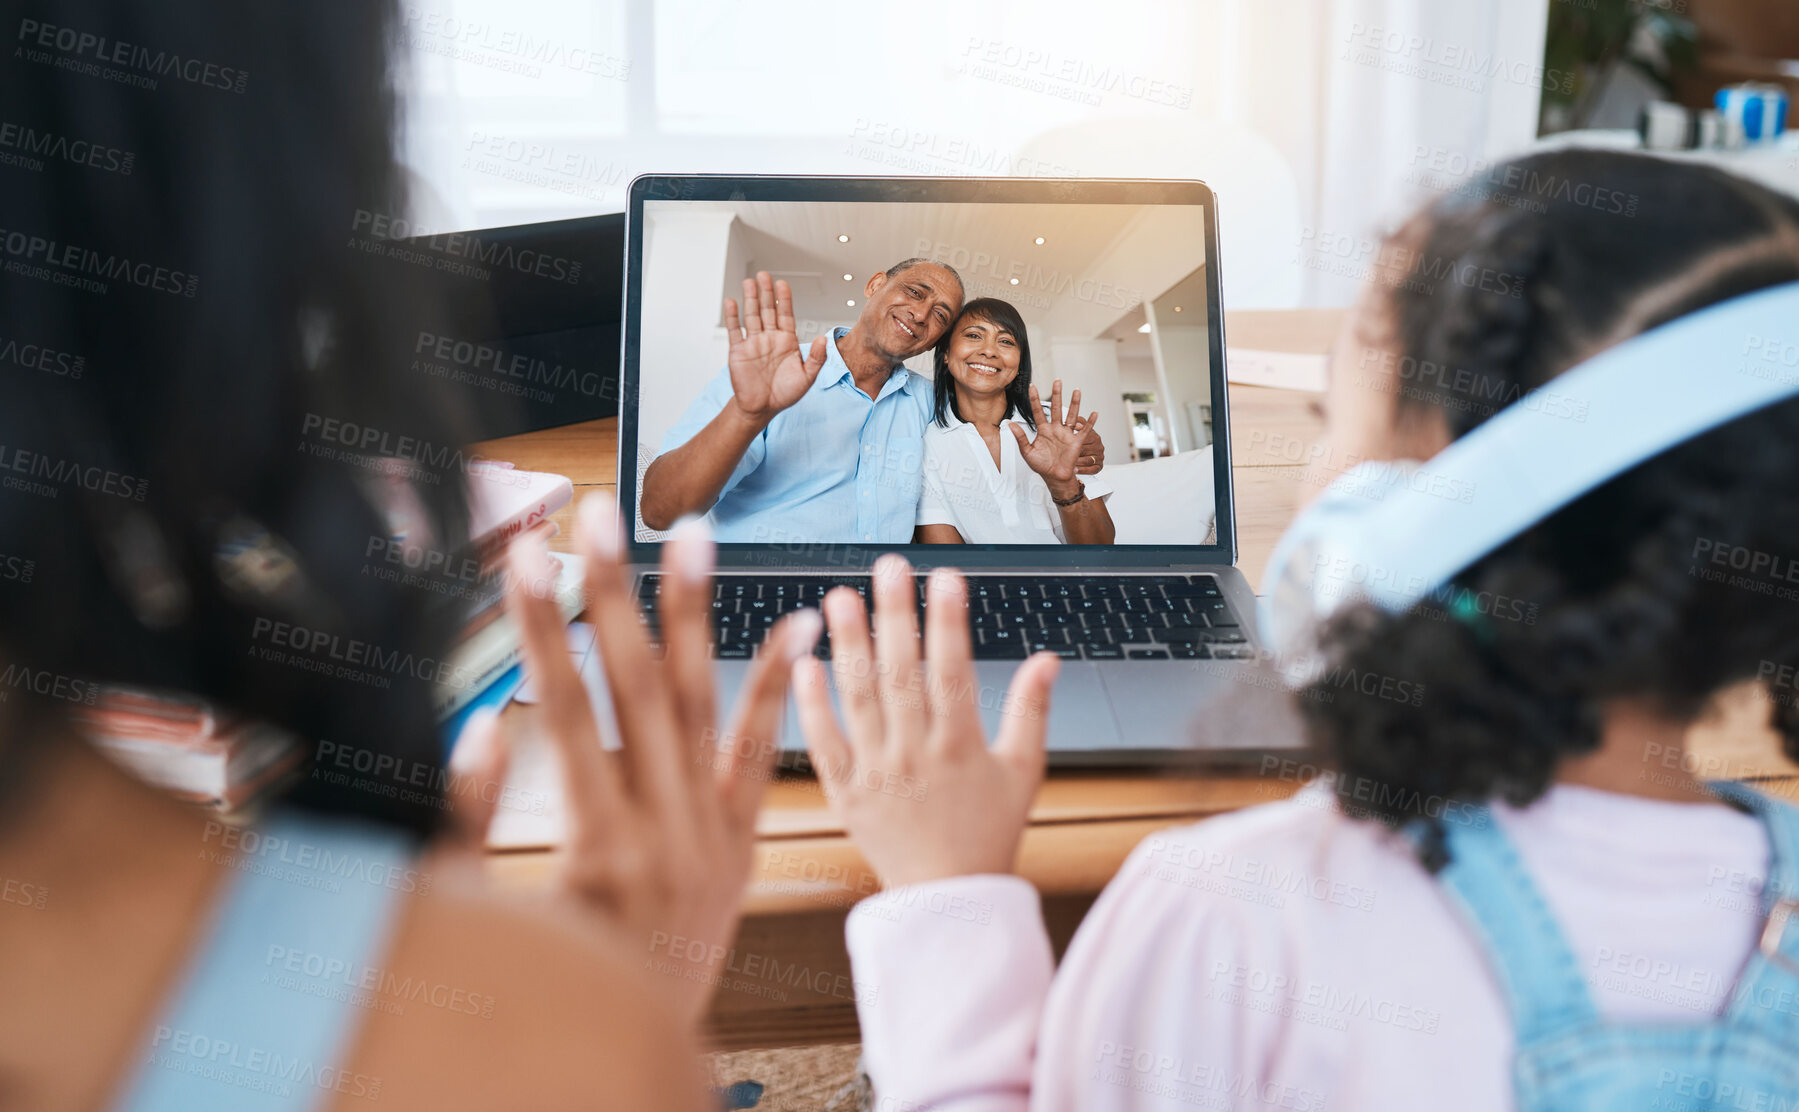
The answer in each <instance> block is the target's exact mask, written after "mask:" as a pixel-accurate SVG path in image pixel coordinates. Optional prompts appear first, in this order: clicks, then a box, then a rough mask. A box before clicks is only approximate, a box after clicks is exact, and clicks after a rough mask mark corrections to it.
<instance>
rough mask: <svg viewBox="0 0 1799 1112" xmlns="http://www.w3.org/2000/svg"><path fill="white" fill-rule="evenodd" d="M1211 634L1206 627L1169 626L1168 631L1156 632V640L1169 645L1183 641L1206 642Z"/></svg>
mask: <svg viewBox="0 0 1799 1112" xmlns="http://www.w3.org/2000/svg"><path fill="white" fill-rule="evenodd" d="M1209 632H1211V631H1210V630H1208V629H1206V628H1205V627H1204V626H1169V627H1168V628H1167V629H1158V630H1156V640H1158V641H1162V642H1166V643H1168V644H1174V643H1177V642H1182V641H1188V642H1193V641H1204V640H1206V639H1207V637H1206V634H1207V633H1209Z"/></svg>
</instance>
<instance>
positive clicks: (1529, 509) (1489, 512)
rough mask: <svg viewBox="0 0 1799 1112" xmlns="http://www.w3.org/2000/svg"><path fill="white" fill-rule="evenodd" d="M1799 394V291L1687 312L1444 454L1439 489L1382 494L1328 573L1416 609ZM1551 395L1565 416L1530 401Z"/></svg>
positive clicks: (1526, 400) (1765, 293)
mask: <svg viewBox="0 0 1799 1112" xmlns="http://www.w3.org/2000/svg"><path fill="white" fill-rule="evenodd" d="M1732 364H1734V365H1732ZM1795 395H1799V282H1795V283H1790V284H1786V285H1780V286H1773V287H1769V288H1767V289H1763V290H1758V291H1756V292H1755V293H1751V294H1745V295H1744V296H1742V297H1737V298H1732V299H1731V300H1729V301H1725V302H1721V303H1719V304H1717V305H1713V306H1710V307H1708V308H1705V309H1702V310H1700V311H1699V312H1696V313H1690V314H1688V315H1686V316H1683V317H1680V318H1679V319H1677V320H1673V321H1670V322H1668V323H1667V324H1664V325H1662V326H1660V327H1658V328H1654V329H1651V330H1650V331H1648V332H1645V333H1643V334H1641V335H1639V336H1634V337H1632V338H1631V339H1629V340H1626V341H1624V342H1623V343H1620V344H1618V345H1616V346H1614V347H1611V348H1608V349H1607V350H1605V351H1603V352H1601V353H1600V354H1598V355H1596V356H1594V357H1593V358H1591V359H1589V360H1587V361H1586V362H1584V363H1582V364H1580V365H1579V366H1577V367H1575V368H1573V369H1572V370H1569V371H1567V372H1565V373H1563V374H1561V375H1558V376H1557V377H1556V378H1555V379H1554V380H1553V381H1552V382H1551V383H1550V384H1549V386H1548V387H1544V388H1540V389H1538V390H1535V391H1532V392H1531V393H1530V394H1526V395H1525V396H1524V397H1523V398H1520V399H1519V400H1518V401H1517V402H1514V403H1513V404H1512V405H1510V406H1507V407H1506V408H1505V409H1503V410H1501V411H1500V412H1499V413H1497V414H1495V415H1494V416H1493V417H1492V418H1491V419H1489V420H1488V421H1487V422H1486V423H1484V424H1482V425H1481V426H1480V427H1479V428H1477V429H1475V430H1474V431H1472V432H1470V433H1468V434H1467V435H1466V436H1464V437H1462V438H1461V439H1459V440H1457V441H1456V442H1455V443H1453V444H1451V445H1450V446H1449V447H1447V448H1445V449H1444V450H1443V451H1442V452H1439V453H1438V454H1437V455H1436V456H1435V457H1433V458H1432V459H1431V460H1430V461H1429V462H1428V463H1427V464H1426V465H1425V468H1424V472H1423V473H1424V474H1427V475H1428V476H1429V482H1427V483H1410V484H1407V483H1393V484H1390V485H1386V486H1384V488H1383V492H1382V493H1381V495H1380V497H1381V504H1380V505H1379V506H1378V507H1376V508H1374V509H1372V510H1370V511H1369V512H1368V513H1366V514H1365V515H1360V516H1359V518H1358V520H1357V522H1356V526H1355V528H1354V529H1353V531H1352V532H1351V534H1350V535H1348V536H1338V537H1333V538H1331V540H1330V541H1329V542H1328V543H1327V545H1326V547H1325V550H1324V551H1322V552H1320V554H1319V559H1320V563H1323V562H1324V561H1325V560H1332V559H1335V560H1347V561H1349V562H1350V564H1351V565H1354V566H1357V567H1358V568H1359V569H1360V570H1359V571H1358V574H1357V587H1358V589H1359V591H1360V593H1361V594H1362V595H1363V596H1365V597H1366V598H1368V599H1369V600H1370V601H1372V602H1374V603H1375V604H1376V605H1378V606H1380V607H1381V608H1382V609H1384V610H1387V611H1389V612H1395V613H1397V612H1400V611H1404V610H1407V609H1410V608H1411V606H1412V605H1413V604H1414V603H1416V602H1418V601H1419V599H1420V598H1422V597H1424V596H1425V595H1427V594H1429V593H1430V592H1432V591H1434V590H1436V589H1437V588H1439V587H1442V586H1443V585H1444V584H1446V583H1448V582H1449V581H1450V580H1451V577H1452V576H1454V575H1455V574H1456V573H1457V572H1459V571H1461V570H1462V569H1464V568H1466V567H1468V566H1469V565H1470V564H1472V563H1474V562H1475V561H1476V560H1479V559H1480V558H1481V557H1483V556H1485V555H1487V554H1488V553H1490V552H1492V551H1493V550H1494V549H1496V548H1498V547H1499V546H1500V545H1502V544H1504V543H1505V542H1506V541H1508V540H1511V539H1512V538H1513V537H1515V536H1517V535H1519V534H1520V533H1523V532H1524V531H1525V530H1527V529H1528V528H1530V527H1531V526H1532V525H1534V524H1536V523H1537V522H1539V521H1541V520H1543V519H1544V518H1546V517H1548V516H1549V515H1550V514H1552V513H1554V512H1555V511H1557V510H1559V509H1561V508H1562V507H1563V506H1566V505H1568V504H1569V503H1570V502H1572V501H1574V500H1575V499H1576V498H1579V497H1580V496H1581V495H1584V494H1586V493H1588V492H1589V491H1592V490H1594V489H1596V488H1597V487H1599V486H1600V485H1602V484H1604V483H1606V482H1608V481H1610V480H1611V479H1613V478H1616V477H1617V476H1619V475H1621V474H1623V473H1624V472H1626V471H1629V470H1630V469H1631V468H1633V467H1635V466H1637V465H1638V464H1640V463H1643V462H1644V461H1646V460H1649V459H1652V458H1654V457H1655V456H1658V455H1660V454H1662V453H1663V452H1666V451H1667V450H1668V449H1670V448H1673V447H1675V446H1677V445H1679V444H1683V443H1685V442H1686V441H1688V440H1691V439H1692V438H1694V437H1695V436H1698V435H1700V434H1701V433H1704V432H1709V431H1710V430H1712V429H1714V428H1717V427H1718V426H1720V425H1723V424H1725V423H1727V422H1729V421H1732V420H1734V419H1736V418H1738V417H1741V416H1744V415H1745V414H1748V413H1752V412H1754V411H1756V410H1758V409H1762V408H1765V407H1766V406H1769V405H1772V404H1773V403H1775V402H1778V401H1782V400H1784V399H1786V398H1790V397H1793V396H1795ZM1545 397H1553V398H1554V399H1555V405H1554V412H1551V409H1550V407H1549V406H1547V405H1544V404H1532V399H1533V398H1535V399H1538V400H1539V403H1540V402H1541V400H1542V399H1543V398H1545ZM1570 421H1575V422H1577V425H1576V426H1570V424H1569V422H1570ZM1570 431H1575V435H1569V434H1570Z"/></svg>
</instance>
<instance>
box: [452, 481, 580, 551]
mask: <svg viewBox="0 0 1799 1112" xmlns="http://www.w3.org/2000/svg"><path fill="white" fill-rule="evenodd" d="M468 495H469V536H470V537H472V538H474V543H475V548H476V550H477V551H479V552H480V553H481V554H482V555H483V556H486V555H488V554H490V553H496V552H499V551H503V550H504V547H505V545H506V542H507V541H509V540H511V539H512V538H513V537H514V536H515V535H517V534H518V533H519V532H521V531H523V530H525V529H528V528H530V527H531V526H533V525H536V524H537V523H538V522H540V521H543V520H545V519H546V518H548V517H549V516H550V515H551V514H553V513H555V512H556V511H557V510H560V509H561V508H562V507H564V506H566V505H568V504H569V503H570V502H571V501H573V500H574V497H575V484H574V483H573V482H572V481H570V480H569V477H568V476H567V475H552V474H550V473H549V472H547V471H520V470H518V469H516V468H514V467H510V466H507V465H503V464H498V463H490V462H487V461H477V462H475V463H471V464H469V466H468Z"/></svg>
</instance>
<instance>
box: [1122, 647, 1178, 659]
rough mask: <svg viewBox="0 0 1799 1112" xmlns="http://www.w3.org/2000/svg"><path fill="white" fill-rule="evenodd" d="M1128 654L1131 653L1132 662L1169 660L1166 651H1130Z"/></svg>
mask: <svg viewBox="0 0 1799 1112" xmlns="http://www.w3.org/2000/svg"><path fill="white" fill-rule="evenodd" d="M1130 652H1131V659H1132V660H1167V659H1169V657H1168V650H1167V649H1132V650H1131V651H1130Z"/></svg>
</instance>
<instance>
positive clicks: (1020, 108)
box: [401, 0, 1549, 309]
mask: <svg viewBox="0 0 1799 1112" xmlns="http://www.w3.org/2000/svg"><path fill="white" fill-rule="evenodd" d="M1548 7H1549V5H1548V4H1547V3H1545V2H1543V0H1110V2H1109V3H1107V4H1105V5H1101V6H1095V5H1094V4H1093V3H1092V2H1091V0H914V2H913V3H912V4H910V5H908V6H907V7H906V8H905V9H904V10H903V11H899V10H896V9H894V8H892V7H891V6H888V5H880V4H846V3H842V2H841V0H767V2H765V3H760V4H748V3H724V2H721V0H408V2H407V3H406V4H404V5H402V10H403V12H404V13H405V21H404V24H403V27H402V34H401V39H402V42H403V43H404V44H405V45H406V46H407V48H408V50H409V53H410V59H411V67H410V71H411V72H410V74H409V75H408V79H407V83H406V85H405V91H406V94H407V108H408V116H407V121H406V124H407V126H406V129H405V136H404V139H405V147H404V149H405V152H406V158H407V161H408V164H409V165H410V166H411V167H412V168H413V169H414V170H415V171H416V172H417V175H418V177H419V178H420V179H421V180H422V181H423V183H424V188H423V189H422V190H420V191H419V193H418V195H417V196H416V198H415V205H416V206H417V208H416V209H415V212H414V213H413V215H414V216H415V218H416V219H417V220H418V221H419V222H421V223H422V224H423V226H424V227H425V228H427V229H428V230H432V231H440V230H448V229H453V228H473V227H489V226H493V225H497V224H511V223H520V222H526V221H532V220H551V219H557V218H562V217H569V216H583V215H589V214H592V213H599V212H616V211H619V210H620V209H622V207H623V204H624V198H625V187H626V185H627V183H628V182H629V181H630V179H631V178H632V177H633V176H635V175H637V174H640V173H649V172H681V171H718V172H731V173H837V174H899V175H908V174H910V175H935V176H955V175H978V176H986V177H1006V176H1033V177H1046V176H1047V177H1073V178H1079V177H1120V176H1182V177H1186V176H1197V177H1201V178H1205V179H1207V180H1209V181H1212V182H1213V183H1214V184H1215V186H1216V187H1217V188H1218V190H1219V194H1220V199H1221V207H1222V211H1223V214H1224V220H1223V223H1222V231H1223V234H1224V239H1225V251H1224V263H1225V267H1224V278H1225V281H1224V297H1225V303H1226V306H1227V307H1228V308H1233V309H1237V308H1282V307H1288V306H1292V305H1295V304H1301V303H1303V304H1347V303H1349V301H1350V300H1351V299H1352V298H1353V296H1354V293H1355V285H1356V280H1355V278H1354V277H1353V276H1346V275H1343V274H1339V273H1333V272H1330V271H1328V270H1326V269H1323V268H1321V267H1320V266H1318V265H1316V264H1317V263H1318V262H1319V261H1320V260H1318V259H1317V258H1313V257H1311V256H1309V255H1308V254H1307V251H1308V248H1307V244H1308V243H1309V242H1312V241H1309V240H1304V239H1302V238H1301V236H1302V234H1303V232H1304V231H1305V230H1306V229H1310V230H1312V231H1313V232H1314V233H1316V234H1329V235H1335V236H1348V237H1361V236H1365V235H1372V234H1375V233H1377V232H1378V231H1379V225H1380V224H1381V223H1382V222H1383V221H1386V220H1389V219H1390V218H1391V217H1393V216H1394V215H1395V214H1396V212H1398V211H1400V210H1402V209H1404V208H1406V207H1409V206H1411V205H1413V204H1416V203H1417V202H1418V201H1419V200H1422V199H1430V198H1432V197H1435V196H1437V195H1438V194H1424V193H1423V191H1422V190H1420V189H1419V188H1418V186H1417V185H1415V184H1413V182H1414V179H1415V177H1416V171H1417V169H1418V152H1419V151H1420V150H1423V151H1426V152H1430V151H1433V150H1440V151H1445V152H1447V153H1450V154H1452V155H1460V156H1463V157H1465V158H1472V157H1490V156H1493V155H1496V154H1501V153H1506V152H1510V151H1514V150H1517V149H1518V148H1520V147H1521V146H1523V145H1525V144H1527V143H1528V142H1529V141H1530V140H1531V139H1532V138H1533V137H1534V135H1535V133H1536V120H1537V105H1538V102H1539V98H1540V89H1539V88H1538V87H1537V86H1535V85H1533V84H1532V83H1531V80H1530V76H1531V68H1532V67H1533V66H1536V65H1540V62H1541V60H1542V54H1543V35H1544V27H1545V24H1546V19H1547V11H1548ZM1389 44H1391V45H1389ZM1446 59H1452V60H1446ZM1488 65H1491V66H1492V67H1493V69H1492V71H1491V72H1489V71H1488V70H1487V69H1485V68H1483V67H1486V66H1488ZM421 210H422V211H421ZM1308 263H1310V264H1313V265H1307V264H1308Z"/></svg>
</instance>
